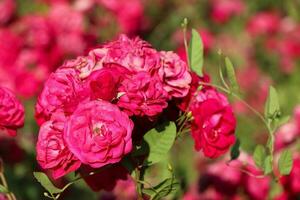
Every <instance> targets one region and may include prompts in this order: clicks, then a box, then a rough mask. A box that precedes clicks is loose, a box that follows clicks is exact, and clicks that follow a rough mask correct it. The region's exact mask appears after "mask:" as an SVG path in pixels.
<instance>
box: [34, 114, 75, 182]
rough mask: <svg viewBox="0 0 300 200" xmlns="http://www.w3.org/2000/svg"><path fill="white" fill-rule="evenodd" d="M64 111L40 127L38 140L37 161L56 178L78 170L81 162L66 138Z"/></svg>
mask: <svg viewBox="0 0 300 200" xmlns="http://www.w3.org/2000/svg"><path fill="white" fill-rule="evenodd" d="M65 120H66V119H65V117H64V114H63V113H56V114H55V115H53V116H52V119H51V120H49V121H47V122H45V123H43V124H42V126H41V127H40V131H39V136H38V141H37V146H36V150H37V161H38V163H39V164H40V165H41V167H42V168H43V169H46V170H49V171H50V173H51V175H52V177H53V178H54V179H57V178H60V177H62V176H64V175H65V174H68V173H70V172H72V171H75V170H77V169H78V168H79V167H80V165H81V162H80V161H79V160H78V159H77V158H76V157H75V156H74V155H73V154H72V153H71V152H70V151H69V149H68V147H67V145H66V143H65V141H64V139H63V131H64V121H65Z"/></svg>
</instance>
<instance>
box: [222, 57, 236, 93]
mask: <svg viewBox="0 0 300 200" xmlns="http://www.w3.org/2000/svg"><path fill="white" fill-rule="evenodd" d="M225 67H226V74H227V77H228V80H229V83H230V87H231V90H232V92H234V93H239V85H238V82H237V80H236V75H235V71H234V67H233V64H232V62H231V61H230V59H229V58H228V57H225Z"/></svg>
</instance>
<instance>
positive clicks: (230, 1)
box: [211, 0, 245, 23]
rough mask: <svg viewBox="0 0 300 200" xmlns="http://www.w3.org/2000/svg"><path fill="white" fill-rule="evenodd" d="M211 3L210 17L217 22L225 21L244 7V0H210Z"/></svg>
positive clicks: (240, 11)
mask: <svg viewBox="0 0 300 200" xmlns="http://www.w3.org/2000/svg"><path fill="white" fill-rule="evenodd" d="M211 3H212V11H211V17H212V20H213V21H215V22H217V23H226V22H227V21H229V20H230V18H231V17H233V16H236V15H240V14H241V13H242V12H243V11H244V9H245V5H244V2H243V1H241V0H211Z"/></svg>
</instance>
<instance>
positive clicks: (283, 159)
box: [278, 149, 293, 175]
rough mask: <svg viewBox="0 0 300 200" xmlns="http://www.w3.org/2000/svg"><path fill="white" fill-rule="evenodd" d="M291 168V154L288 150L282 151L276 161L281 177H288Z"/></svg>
mask: <svg viewBox="0 0 300 200" xmlns="http://www.w3.org/2000/svg"><path fill="white" fill-rule="evenodd" d="M292 167H293V157H292V152H291V151H290V150H288V149H286V150H284V151H283V152H282V153H281V155H280V158H279V160H278V169H279V172H280V174H281V175H289V174H290V172H291V170H292Z"/></svg>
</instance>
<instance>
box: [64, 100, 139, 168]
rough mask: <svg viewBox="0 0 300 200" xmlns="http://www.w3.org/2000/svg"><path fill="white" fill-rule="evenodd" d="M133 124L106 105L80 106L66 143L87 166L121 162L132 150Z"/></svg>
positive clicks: (69, 125) (69, 123) (97, 102)
mask: <svg viewBox="0 0 300 200" xmlns="http://www.w3.org/2000/svg"><path fill="white" fill-rule="evenodd" d="M132 129H133V122H132V121H131V120H130V119H129V118H128V116H127V115H126V114H125V113H124V112H122V111H120V109H119V108H118V107H117V106H116V105H113V104H111V103H109V102H107V101H102V100H95V101H89V102H86V103H81V104H80V105H79V106H78V108H77V109H76V110H75V112H74V113H73V114H72V115H71V116H70V118H69V119H68V121H67V122H66V125H65V130H64V139H65V141H66V142H67V144H68V147H69V149H70V151H71V152H72V153H73V154H74V155H75V156H76V157H77V158H78V159H79V160H80V161H81V162H82V163H84V164H87V165H89V166H91V167H93V168H99V167H102V166H104V165H107V164H112V163H116V162H119V161H120V160H121V159H122V157H123V156H124V155H125V154H127V153H129V152H130V151H131V148H132V142H131V133H132Z"/></svg>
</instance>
